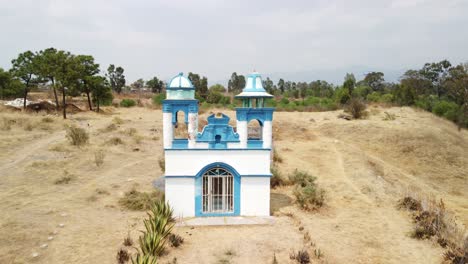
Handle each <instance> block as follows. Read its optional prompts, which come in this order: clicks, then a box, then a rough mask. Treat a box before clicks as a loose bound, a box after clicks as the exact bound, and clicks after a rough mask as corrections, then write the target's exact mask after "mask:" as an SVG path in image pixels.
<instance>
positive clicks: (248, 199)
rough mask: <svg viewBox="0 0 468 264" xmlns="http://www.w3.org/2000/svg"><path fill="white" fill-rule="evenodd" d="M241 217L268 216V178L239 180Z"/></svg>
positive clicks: (244, 178)
mask: <svg viewBox="0 0 468 264" xmlns="http://www.w3.org/2000/svg"><path fill="white" fill-rule="evenodd" d="M240 203H241V212H240V214H241V215H245V216H268V215H270V178H266V177H243V178H241V200H240Z"/></svg>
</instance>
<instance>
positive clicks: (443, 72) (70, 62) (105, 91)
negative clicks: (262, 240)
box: [0, 48, 468, 127]
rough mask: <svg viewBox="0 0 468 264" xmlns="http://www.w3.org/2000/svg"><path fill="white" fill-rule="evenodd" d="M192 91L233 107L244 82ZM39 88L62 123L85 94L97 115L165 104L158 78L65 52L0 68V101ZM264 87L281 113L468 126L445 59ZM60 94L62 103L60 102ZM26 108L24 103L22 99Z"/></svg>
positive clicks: (467, 72) (464, 91) (204, 82)
mask: <svg viewBox="0 0 468 264" xmlns="http://www.w3.org/2000/svg"><path fill="white" fill-rule="evenodd" d="M188 78H189V79H190V81H191V82H192V84H193V85H194V86H195V89H196V90H195V91H196V98H197V99H198V100H200V102H201V103H202V104H203V103H205V104H220V105H224V106H230V107H234V106H237V105H239V102H237V100H234V99H233V96H234V95H235V94H238V93H240V92H241V91H242V89H243V88H244V87H245V83H246V77H245V76H244V75H240V74H237V73H236V72H233V73H232V74H231V77H230V79H229V81H228V84H227V87H224V86H223V85H221V84H215V85H212V86H210V87H208V78H207V77H206V76H203V75H200V74H197V73H193V72H189V74H188ZM38 85H46V86H47V87H48V88H49V89H51V90H52V91H53V94H54V100H55V105H56V108H57V110H58V109H62V110H63V116H64V118H66V96H67V95H70V96H77V95H80V94H85V95H86V98H87V103H88V107H89V109H90V110H93V105H94V106H96V108H97V109H96V110H98V111H99V106H100V105H108V104H110V103H112V98H113V96H112V92H115V93H121V92H123V91H128V90H131V89H135V90H142V89H143V88H147V89H148V90H149V91H151V92H152V93H156V94H157V95H156V96H155V100H154V101H155V102H156V101H158V102H161V101H162V100H163V99H164V90H165V83H164V81H162V80H161V79H159V78H158V77H153V78H151V79H150V80H147V81H145V80H143V79H138V80H137V81H135V82H133V83H132V84H130V85H126V79H125V75H124V69H123V68H122V67H120V66H115V65H113V64H111V65H109V67H108V68H107V71H106V72H104V74H102V73H101V71H100V69H99V64H97V63H96V62H95V61H94V58H93V56H90V55H75V54H72V53H70V52H68V51H63V50H57V49H55V48H48V49H45V50H41V51H38V52H31V51H26V52H23V53H21V54H19V55H18V57H17V58H15V59H13V60H12V67H11V69H10V70H9V71H5V70H3V69H1V68H0V98H2V99H3V98H12V97H17V96H22V97H23V98H24V99H26V98H27V95H28V93H29V91H31V89H32V88H34V87H37V86H38ZM263 87H264V88H265V89H266V90H267V92H269V93H271V94H273V95H274V96H275V98H274V99H272V100H269V101H268V102H267V104H268V105H269V106H274V107H277V108H279V109H280V110H287V111H288V110H290V111H302V110H307V109H310V108H311V107H312V108H313V109H316V110H334V109H337V108H339V107H340V106H343V105H346V104H347V103H348V102H349V101H350V99H352V98H358V99H361V100H365V101H368V102H380V103H388V104H396V105H402V106H417V107H420V108H423V109H425V110H427V111H431V112H434V113H435V114H437V115H440V116H443V117H445V118H447V119H450V120H452V121H454V122H456V123H457V124H459V125H460V126H463V127H468V64H459V65H452V64H451V63H450V62H449V61H448V60H442V61H440V62H432V63H426V64H424V65H423V66H422V67H421V68H420V69H413V70H408V71H406V72H405V73H404V74H403V75H402V76H401V78H400V79H399V80H398V81H397V82H387V81H386V80H385V75H384V73H383V72H368V73H367V74H365V75H364V78H363V79H362V80H357V79H356V77H355V76H354V74H353V73H347V74H346V75H345V76H344V80H343V83H342V84H341V85H334V84H332V83H329V82H327V81H324V80H315V81H312V82H294V81H288V80H284V79H283V78H280V79H279V80H278V82H276V83H274V82H273V81H272V80H271V79H270V78H269V77H267V78H266V79H264V80H263ZM59 95H61V99H59ZM24 107H26V100H24Z"/></svg>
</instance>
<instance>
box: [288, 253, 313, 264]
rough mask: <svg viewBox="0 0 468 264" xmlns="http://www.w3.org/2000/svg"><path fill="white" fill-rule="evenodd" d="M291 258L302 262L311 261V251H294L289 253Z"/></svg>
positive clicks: (303, 263)
mask: <svg viewBox="0 0 468 264" xmlns="http://www.w3.org/2000/svg"><path fill="white" fill-rule="evenodd" d="M289 258H290V259H292V260H296V261H297V262H298V263H301V264H308V263H310V256H309V252H307V251H306V250H299V251H298V252H297V253H292V254H290V255H289Z"/></svg>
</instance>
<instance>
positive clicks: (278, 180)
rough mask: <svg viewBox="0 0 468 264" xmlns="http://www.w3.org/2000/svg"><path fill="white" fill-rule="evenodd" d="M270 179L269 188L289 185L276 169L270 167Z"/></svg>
mask: <svg viewBox="0 0 468 264" xmlns="http://www.w3.org/2000/svg"><path fill="white" fill-rule="evenodd" d="M270 171H271V178H270V187H271V188H273V189H275V188H276V187H279V186H285V185H288V184H289V181H288V180H286V179H284V177H283V175H282V174H281V172H280V171H279V169H278V167H276V166H272V167H271V168H270Z"/></svg>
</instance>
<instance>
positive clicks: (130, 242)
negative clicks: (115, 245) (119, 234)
mask: <svg viewBox="0 0 468 264" xmlns="http://www.w3.org/2000/svg"><path fill="white" fill-rule="evenodd" d="M123 245H124V246H126V247H131V246H132V245H133V240H132V238H131V237H130V235H127V237H126V238H124V241H123Z"/></svg>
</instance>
